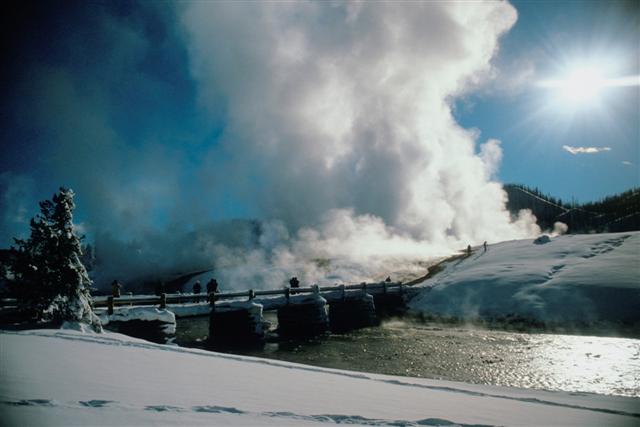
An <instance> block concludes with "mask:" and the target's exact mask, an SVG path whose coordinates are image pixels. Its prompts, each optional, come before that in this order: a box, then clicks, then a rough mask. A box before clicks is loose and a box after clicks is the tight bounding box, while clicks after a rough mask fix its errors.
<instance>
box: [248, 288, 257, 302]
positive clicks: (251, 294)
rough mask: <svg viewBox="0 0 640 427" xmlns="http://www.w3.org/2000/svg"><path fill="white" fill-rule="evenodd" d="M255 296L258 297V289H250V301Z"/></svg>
mask: <svg viewBox="0 0 640 427" xmlns="http://www.w3.org/2000/svg"><path fill="white" fill-rule="evenodd" d="M255 297H256V291H254V290H253V289H249V301H251V300H252V299H254V298H255Z"/></svg>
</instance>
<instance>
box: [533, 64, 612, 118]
mask: <svg viewBox="0 0 640 427" xmlns="http://www.w3.org/2000/svg"><path fill="white" fill-rule="evenodd" d="M539 86H541V87H545V88H549V89H552V95H553V97H554V99H555V102H556V103H558V104H560V105H561V106H563V107H567V106H568V107H571V108H585V107H589V106H592V105H594V104H598V103H599V102H600V99H601V96H602V93H603V89H604V88H605V87H606V86H607V79H606V78H605V76H604V73H603V72H602V70H601V69H600V68H598V67H595V66H577V67H572V68H570V69H569V70H568V71H567V72H566V73H565V75H564V76H563V77H562V78H559V79H552V80H543V81H541V82H539Z"/></svg>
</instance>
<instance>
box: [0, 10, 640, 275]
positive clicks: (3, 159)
mask: <svg viewBox="0 0 640 427" xmlns="http://www.w3.org/2000/svg"><path fill="white" fill-rule="evenodd" d="M2 8H3V13H2V14H1V15H2V18H1V19H2V21H3V22H2V30H1V31H2V32H3V35H2V44H3V46H2V48H3V49H2V52H3V55H4V56H5V58H4V61H3V64H5V65H4V67H3V68H2V70H1V71H0V73H2V80H3V82H5V84H4V85H3V86H4V87H5V91H4V94H3V97H2V101H0V102H1V103H2V107H1V110H2V114H1V116H0V121H1V122H2V129H3V132H2V135H1V136H0V138H1V139H2V141H1V144H0V150H1V151H0V215H1V218H0V220H1V224H0V225H1V226H2V227H1V228H2V229H1V231H0V245H1V246H7V245H9V244H10V243H11V237H14V236H24V235H25V233H27V232H28V220H29V218H30V217H32V216H33V215H34V214H35V213H36V211H37V202H38V201H39V200H43V199H45V198H50V197H51V195H52V194H53V193H54V192H55V191H56V189H57V188H58V187H59V186H60V185H64V186H67V187H71V188H73V189H74V190H75V191H76V193H77V205H78V208H77V211H76V223H77V225H78V228H79V230H80V231H81V232H84V233H86V234H87V235H88V236H89V237H90V239H91V240H92V241H95V242H96V246H97V247H98V248H99V250H101V251H102V255H103V259H105V260H106V261H105V264H108V265H110V266H111V268H116V266H117V267H118V268H123V269H127V268H128V269H129V270H131V271H133V270H135V269H136V268H140V269H142V270H146V271H149V270H153V269H157V268H159V266H165V267H167V268H169V267H168V266H176V265H182V266H183V267H184V268H189V267H195V266H196V264H198V265H201V264H206V263H207V262H211V260H215V263H216V264H221V263H222V264H225V263H226V264H225V265H227V264H229V263H230V262H231V260H230V259H229V258H232V259H240V260H244V261H247V260H251V262H252V263H253V264H256V265H265V266H266V265H274V264H277V265H281V266H282V271H283V274H285V273H286V274H288V273H289V272H290V271H291V269H292V268H293V267H291V266H292V265H298V263H299V261H298V258H300V257H303V258H306V259H315V258H317V257H321V256H328V255H327V254H329V255H331V256H339V257H344V258H349V259H358V260H362V259H363V258H368V257H369V258H370V257H379V256H387V257H388V256H409V255H420V256H427V255H433V254H438V253H443V252H446V251H450V250H451V249H452V248H454V247H464V246H466V243H467V242H473V243H481V242H482V241H484V240H489V241H500V240H505V239H510V238H519V237H526V236H530V235H532V234H535V232H536V227H535V223H534V220H533V219H532V218H530V217H528V216H527V215H526V214H524V213H523V215H521V216H520V217H516V218H514V217H511V216H510V215H509V213H508V212H506V210H505V208H504V201H505V200H504V197H505V196H504V193H503V192H502V191H501V189H500V183H519V184H525V185H529V186H532V187H539V188H540V189H541V190H542V191H544V192H546V193H549V194H551V195H553V196H555V197H560V198H562V199H564V200H570V199H572V198H575V199H577V200H579V201H590V200H596V199H599V198H602V197H604V196H606V195H610V194H613V193H617V192H621V191H624V190H627V189H629V188H631V187H634V186H638V184H639V175H638V165H639V163H640V155H639V151H638V150H639V148H638V147H639V145H640V144H639V142H640V141H639V139H640V137H639V129H638V117H639V92H638V86H637V80H636V78H637V75H638V74H640V70H639V68H640V66H639V57H638V55H639V52H638V46H637V40H638V36H639V34H638V28H639V26H638V14H639V12H638V3H637V2H593V1H590V2H579V1H571V2H543V1H536V2H513V3H507V2H489V3H466V2H465V3H462V2H461V3H456V2H450V3H449V2H445V3H442V2H426V3H420V2H407V3H399V2H393V3H384V2H372V3H367V2H365V3H357V2H356V3H350V2H349V3H348V2H302V1H300V2H290V3H276V2H261V3H258V2H255V3H254V2H180V3H176V4H174V3H165V2H130V1H114V2H102V1H79V2H74V1H64V2H56V1H50V2H45V3H42V2H5V3H3V6H2ZM571 73H574V75H571ZM575 73H578V74H575ZM580 73H582V74H580ZM567 76H570V77H567ZM576 76H577V77H576ZM633 76H636V77H633ZM627 77H629V78H628V79H627V80H625V83H624V85H622V84H618V83H619V79H620V78H627ZM616 79H618V80H616ZM576 82H578V83H580V84H576ZM611 82H614V83H615V82H618V83H615V84H613V83H611ZM610 83H611V84H610ZM594 85H595V86H596V87H597V88H600V90H597V91H596V90H594ZM238 218H240V219H251V220H259V222H255V223H247V222H244V223H239V222H235V223H230V222H228V221H231V220H233V219H238ZM256 230H258V231H256ZM538 231H539V230H538ZM247 248H251V250H248V249H247ZM236 250H237V251H236ZM223 258H224V259H225V261H221V260H222V259H223ZM186 264H188V266H187V265H186ZM136 266H137V267H136ZM310 274H311V273H310ZM313 274H316V275H317V274H320V273H317V272H316V273H313ZM278 280H280V279H278Z"/></svg>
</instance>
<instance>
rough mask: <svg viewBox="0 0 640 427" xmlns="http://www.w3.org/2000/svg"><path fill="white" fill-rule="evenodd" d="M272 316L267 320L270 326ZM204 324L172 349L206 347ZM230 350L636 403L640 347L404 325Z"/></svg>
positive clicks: (620, 341)
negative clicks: (633, 399) (629, 399)
mask: <svg viewBox="0 0 640 427" xmlns="http://www.w3.org/2000/svg"><path fill="white" fill-rule="evenodd" d="M274 317H275V316H270V313H268V316H267V320H271V321H274ZM208 322H209V319H208V317H194V318H181V319H179V320H178V330H177V332H176V342H177V343H178V344H179V345H182V346H185V347H198V348H207V346H206V338H207V334H208ZM274 323H275V322H274ZM228 351H229V352H233V353H236V354H244V355H249V356H257V357H264V358H270V359H278V360H285V361H290V362H296V363H304V364H309V365H315V366H323V367H328V368H336V369H346V370H354V371H365V372H375V373H379V374H390V375H407V376H413V377H424V378H433V379H443V380H452V381H463V382H467V383H476V384H491V385H501V386H510V387H521V388H536V389H545V390H563V391H568V392H590V393H600V394H608V395H620V396H634V397H640V340H638V339H632V338H614V337H596V336H582V335H561V334H541V333H515V332H507V331H498V330H487V329H479V328H475V327H470V326H469V327H467V326H460V325H444V324H436V323H422V322H420V321H417V320H409V319H406V318H405V319H401V320H387V321H385V322H383V323H382V325H381V326H379V327H371V328H365V329H359V330H355V331H352V332H350V333H347V334H329V335H326V336H323V337H320V338H317V339H312V340H307V341H296V342H293V341H292V342H280V343H278V342H268V343H267V344H266V345H265V346H264V347H263V348H253V349H231V350H228Z"/></svg>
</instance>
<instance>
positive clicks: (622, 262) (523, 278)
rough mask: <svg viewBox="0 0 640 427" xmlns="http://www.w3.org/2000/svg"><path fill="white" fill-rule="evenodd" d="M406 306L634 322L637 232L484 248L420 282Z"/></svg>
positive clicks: (550, 320) (465, 313) (453, 313)
mask: <svg viewBox="0 0 640 427" xmlns="http://www.w3.org/2000/svg"><path fill="white" fill-rule="evenodd" d="M422 286H423V287H424V288H423V289H422V291H421V292H420V294H419V295H418V296H417V297H415V298H414V299H413V300H412V301H411V302H410V304H409V306H410V309H411V311H413V312H415V313H423V314H427V315H435V316H442V317H454V318H459V319H476V318H481V319H496V318H500V317H501V316H502V317H505V316H506V317H509V316H511V317H520V318H524V319H526V320H530V321H533V322H541V323H543V324H545V325H577V326H580V325H583V326H587V325H595V326H603V327H608V326H611V327H616V326H619V325H626V326H630V327H636V328H637V327H638V326H640V311H639V310H638V307H640V232H630V233H615V234H612V233H609V234H593V235H565V236H558V237H554V238H552V239H551V238H549V236H545V238H544V239H540V238H539V239H536V240H517V241H510V242H503V243H498V244H495V245H490V246H489V248H488V250H487V251H486V252H484V251H483V249H482V247H480V248H478V249H476V250H475V251H474V252H473V254H472V255H471V256H469V257H465V258H462V259H458V260H455V261H452V262H450V263H449V264H448V265H447V266H446V268H445V269H444V271H442V272H440V273H438V274H436V275H435V276H433V277H432V278H431V279H429V280H427V281H426V282H424V283H423V285H422Z"/></svg>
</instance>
